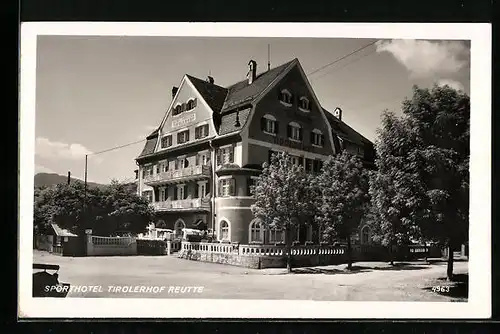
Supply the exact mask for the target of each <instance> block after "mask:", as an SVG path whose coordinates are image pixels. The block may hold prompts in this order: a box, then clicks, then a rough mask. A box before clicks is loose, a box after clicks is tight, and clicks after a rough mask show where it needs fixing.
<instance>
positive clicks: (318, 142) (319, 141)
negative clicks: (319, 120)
mask: <svg viewBox="0 0 500 334" xmlns="http://www.w3.org/2000/svg"><path fill="white" fill-rule="evenodd" d="M324 143H325V136H324V135H323V133H322V132H321V130H318V129H314V130H312V132H311V144H312V145H314V146H323V145H324Z"/></svg>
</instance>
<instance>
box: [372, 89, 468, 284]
mask: <svg viewBox="0 0 500 334" xmlns="http://www.w3.org/2000/svg"><path fill="white" fill-rule="evenodd" d="M402 111H403V115H402V117H400V118H397V117H395V116H394V115H391V114H385V116H384V119H383V127H382V130H381V131H380V132H379V138H378V143H377V159H376V165H377V167H378V171H377V173H376V175H374V176H373V177H372V180H371V182H372V184H371V194H372V198H373V201H372V202H373V206H374V207H375V209H376V210H377V211H378V214H379V215H381V216H382V224H386V227H385V228H382V229H383V230H384V231H385V232H384V235H385V236H386V237H387V238H388V239H391V240H394V239H397V238H398V233H400V234H399V236H401V233H403V234H406V235H410V236H411V235H413V236H416V235H420V236H421V237H422V238H423V239H424V240H429V241H434V242H437V243H439V244H440V245H443V246H446V247H447V248H448V254H449V256H448V266H447V276H448V278H449V279H451V278H452V277H453V251H454V250H455V249H456V247H457V246H458V245H459V244H460V243H462V242H465V241H466V240H467V239H468V227H469V221H468V214H469V171H468V170H469V154H470V152H469V137H470V135H469V120H470V100H469V97H468V96H467V95H466V94H465V93H463V92H459V91H456V90H454V89H452V88H450V87H448V86H445V87H437V86H434V87H433V88H432V89H420V88H418V87H416V86H415V87H414V90H413V96H412V98H411V99H409V100H405V101H404V102H403V104H402ZM382 227H384V226H383V225H382Z"/></svg>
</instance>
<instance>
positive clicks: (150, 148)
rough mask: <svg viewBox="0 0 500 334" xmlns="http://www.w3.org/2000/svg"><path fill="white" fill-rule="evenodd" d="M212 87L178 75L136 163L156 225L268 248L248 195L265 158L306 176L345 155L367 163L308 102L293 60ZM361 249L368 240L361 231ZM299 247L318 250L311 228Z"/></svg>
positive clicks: (353, 135)
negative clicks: (289, 160)
mask: <svg viewBox="0 0 500 334" xmlns="http://www.w3.org/2000/svg"><path fill="white" fill-rule="evenodd" d="M242 70H248V73H247V79H246V80H244V81H241V82H238V83H235V84H233V85H231V86H228V87H221V86H219V85H217V84H216V83H215V82H214V79H213V78H212V77H208V78H207V79H206V80H202V79H199V78H195V77H193V76H190V75H184V77H183V78H182V80H181V82H180V84H179V87H173V88H172V101H171V103H170V106H169V107H168V109H167V111H166V113H165V116H164V117H163V120H162V121H161V123H160V124H159V126H158V128H157V129H156V130H155V131H153V132H152V133H151V134H150V135H149V136H147V142H146V144H145V146H144V148H143V150H142V152H141V153H140V155H139V156H138V157H137V158H136V162H137V165H138V166H139V167H138V170H137V174H138V193H139V195H141V196H147V197H148V198H149V200H150V201H151V202H152V204H153V205H154V207H155V210H156V221H155V224H157V226H160V225H161V226H162V227H166V228H170V229H172V230H174V231H175V233H180V230H181V229H182V228H197V229H208V230H212V231H214V232H215V235H216V238H217V239H218V240H220V241H228V242H239V243H242V244H247V243H260V242H262V243H275V242H279V241H282V240H283V238H284V234H283V233H282V232H281V231H267V230H264V229H263V227H262V226H261V224H259V222H258V221H257V220H256V219H254V217H253V215H252V212H251V210H250V206H251V204H252V203H253V198H252V196H251V194H250V186H251V185H252V183H253V182H254V178H255V177H256V176H258V175H259V173H260V171H261V169H262V164H263V163H264V162H266V161H268V160H269V157H270V155H271V154H272V153H273V152H278V151H286V152H288V153H290V154H291V155H292V156H293V159H294V160H295V162H296V163H297V164H301V165H303V166H304V167H305V169H306V170H307V171H311V172H315V171H319V170H320V168H321V163H322V161H324V160H325V159H326V158H327V157H328V156H330V155H334V154H336V153H338V152H339V151H340V150H342V149H346V150H349V151H351V152H352V153H355V154H357V155H359V156H360V157H361V158H362V159H363V161H364V162H366V164H367V165H370V164H373V159H374V149H373V144H372V143H371V142H370V141H369V140H368V139H366V138H365V137H363V136H362V135H360V134H359V133H358V132H356V131H355V130H353V129H352V128H351V127H349V126H348V125H347V124H345V123H344V122H343V121H342V111H341V110H340V109H338V108H337V109H336V111H335V112H334V113H331V112H329V111H327V110H326V109H324V108H323V107H322V106H321V104H320V102H319V101H318V98H317V97H316V95H315V93H314V91H313V89H312V87H311V85H310V83H309V81H308V79H307V77H306V75H305V73H304V70H303V69H302V66H301V65H300V63H299V61H298V59H293V60H292V61H290V62H287V63H285V64H283V65H281V66H278V67H276V68H273V69H267V70H266V71H263V72H262V73H258V71H257V63H256V62H255V61H253V60H251V61H250V62H249V63H248V68H242ZM360 232H361V233H360V238H361V239H366V240H368V239H367V238H368V231H360ZM294 238H295V240H297V241H299V242H301V243H302V242H305V241H313V242H315V241H316V242H317V240H318V233H317V229H315V228H313V227H312V226H311V227H309V228H303V229H301V230H298V231H297V232H296V233H295V236H294Z"/></svg>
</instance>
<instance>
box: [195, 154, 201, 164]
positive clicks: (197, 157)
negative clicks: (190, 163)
mask: <svg viewBox="0 0 500 334" xmlns="http://www.w3.org/2000/svg"><path fill="white" fill-rule="evenodd" d="M194 164H195V165H196V166H198V165H199V164H200V156H199V155H198V154H197V155H196V157H195V161H194Z"/></svg>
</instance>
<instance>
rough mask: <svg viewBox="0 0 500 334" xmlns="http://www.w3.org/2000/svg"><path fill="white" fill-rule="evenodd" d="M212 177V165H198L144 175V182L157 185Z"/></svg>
mask: <svg viewBox="0 0 500 334" xmlns="http://www.w3.org/2000/svg"><path fill="white" fill-rule="evenodd" d="M206 178H210V165H198V166H191V167H187V168H181V169H177V170H169V171H166V172H163V173H159V174H154V175H148V176H146V177H144V183H146V184H148V185H151V186H156V185H162V184H169V183H170V184H171V183H180V182H186V181H196V180H202V179H206Z"/></svg>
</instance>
